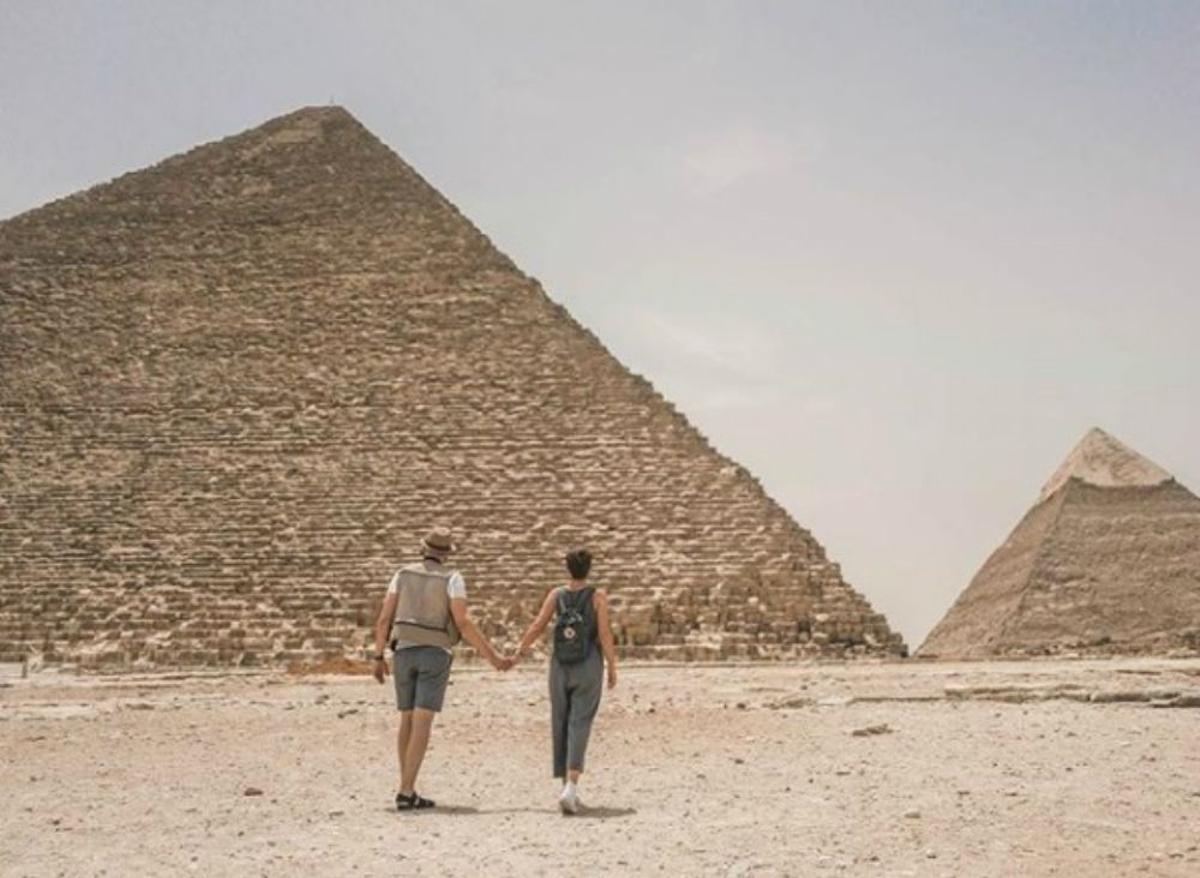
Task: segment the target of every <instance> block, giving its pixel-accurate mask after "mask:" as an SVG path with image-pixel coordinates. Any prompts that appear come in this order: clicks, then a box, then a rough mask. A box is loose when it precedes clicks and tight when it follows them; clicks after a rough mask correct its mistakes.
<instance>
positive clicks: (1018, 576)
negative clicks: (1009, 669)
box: [919, 430, 1200, 658]
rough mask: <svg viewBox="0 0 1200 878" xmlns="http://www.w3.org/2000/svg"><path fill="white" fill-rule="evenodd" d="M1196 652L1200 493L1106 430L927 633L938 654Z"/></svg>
mask: <svg viewBox="0 0 1200 878" xmlns="http://www.w3.org/2000/svg"><path fill="white" fill-rule="evenodd" d="M1197 651H1200V498H1197V497H1196V496H1195V495H1194V494H1192V493H1191V492H1190V491H1188V490H1187V488H1185V487H1183V486H1182V485H1180V484H1179V483H1178V482H1176V481H1175V480H1174V479H1173V478H1171V476H1170V475H1169V474H1168V473H1166V471H1164V470H1163V469H1162V468H1161V467H1159V466H1157V465H1156V464H1154V463H1151V462H1150V461H1148V460H1146V459H1145V458H1144V457H1141V456H1140V455H1138V454H1137V453H1136V452H1134V451H1132V450H1131V449H1129V448H1127V447H1126V446H1124V445H1122V444H1121V443H1120V442H1118V441H1117V440H1116V439H1114V438H1113V437H1111V436H1109V435H1108V434H1106V433H1104V432H1103V431H1101V430H1093V431H1091V432H1090V433H1088V434H1087V435H1086V436H1085V437H1084V438H1083V440H1082V441H1081V442H1080V443H1079V445H1078V446H1077V447H1076V448H1075V449H1074V450H1073V451H1072V452H1071V454H1070V455H1069V456H1068V458H1067V460H1066V462H1065V463H1064V464H1063V466H1061V467H1060V468H1059V469H1058V471H1057V472H1056V473H1055V474H1054V476H1052V477H1051V479H1050V481H1049V482H1048V483H1047V485H1046V488H1045V489H1044V491H1043V494H1042V497H1041V499H1040V500H1039V501H1038V503H1037V504H1036V505H1035V506H1034V507H1033V508H1032V509H1031V510H1030V511H1029V512H1028V513H1027V514H1026V515H1025V517H1024V518H1023V519H1022V520H1021V522H1020V524H1018V525H1017V528H1016V529H1015V530H1014V531H1013V532H1012V534H1011V535H1010V536H1009V538H1008V539H1007V540H1006V541H1005V543H1004V545H1002V546H1001V547H1000V548H999V549H997V550H996V551H995V552H994V553H993V554H992V556H991V557H990V558H989V559H988V560H987V562H986V563H985V564H984V565H983V567H982V568H981V569H980V571H979V573H977V574H976V576H975V578H974V579H973V580H972V581H971V583H970V585H968V586H967V588H966V590H965V591H964V592H963V593H962V594H961V595H960V596H959V598H958V600H957V601H956V602H955V604H954V606H952V607H951V608H950V611H949V612H948V613H947V614H946V616H945V618H943V619H942V621H941V622H939V623H938V625H937V626H936V627H935V628H934V629H933V631H932V632H930V634H929V637H928V638H926V640H925V643H924V644H922V646H921V649H920V653H919V654H920V655H922V656H931V657H940V658H986V657H999V656H1040V655H1073V656H1078V655H1096V654H1100V655H1107V654H1131V655H1133V654H1155V655H1182V654H1194V653H1196V652H1197Z"/></svg>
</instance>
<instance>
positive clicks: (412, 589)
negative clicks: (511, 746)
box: [373, 528, 513, 811]
mask: <svg viewBox="0 0 1200 878" xmlns="http://www.w3.org/2000/svg"><path fill="white" fill-rule="evenodd" d="M454 549H455V546H454V543H453V541H452V539H451V536H450V531H449V530H447V529H446V528H435V529H434V530H433V531H432V532H431V533H430V534H429V536H427V537H426V538H425V542H424V543H423V544H422V559H421V563H419V564H411V565H409V566H407V567H402V568H401V569H400V570H398V571H396V574H395V575H394V576H393V577H392V581H391V583H390V584H389V585H388V590H387V597H386V598H384V601H383V607H382V608H380V610H379V618H378V619H377V620H376V621H375V654H374V656H373V658H374V661H375V679H376V680H378V681H379V682H380V683H382V682H383V678H384V677H386V676H387V673H388V667H387V660H386V659H385V657H384V646H385V644H386V643H387V641H388V639H389V634H390V635H391V637H392V649H393V650H394V655H393V665H394V667H393V671H392V676H393V678H394V680H395V683H396V709H397V710H399V711H400V729H399V732H398V735H397V742H396V752H397V755H398V756H399V760H400V791H399V792H398V793H396V808H397V810H400V811H412V810H420V809H425V808H432V807H434V803H433V801H432V800H430V799H426V798H424V797H422V796H420V795H418V794H417V792H416V782H417V774H418V773H419V772H420V770H421V762H422V761H423V760H424V758H425V750H426V748H427V747H428V746H429V734H430V731H431V730H432V728H433V718H434V716H435V715H436V714H437V713H438V712H439V711H441V709H442V701H443V700H444V699H445V696H446V684H447V683H448V682H449V680H450V664H451V661H452V653H451V647H453V646H454V645H455V644H456V643H458V641H459V636H460V633H461V637H462V638H463V639H465V640H466V641H467V643H469V644H471V646H473V647H475V649H476V650H478V651H479V653H480V654H481V655H482V656H483V657H484V658H485V659H487V660H488V661H489V662H490V663H491V665H492V667H494V668H496V669H497V670H500V671H507V670H508V669H509V668H510V667H512V664H513V663H512V661H510V660H509V659H506V658H501V657H500V655H499V654H498V653H497V652H496V650H495V648H494V647H493V646H492V644H491V643H489V642H488V640H487V638H486V637H484V636H483V634H481V633H480V631H479V629H478V628H476V627H475V623H474V622H473V621H471V617H470V615H469V614H468V613H467V586H466V583H465V582H464V581H463V577H462V574H461V573H459V572H458V571H457V570H454V569H452V568H450V567H448V566H447V564H446V561H447V559H448V558H449V557H450V555H451V554H452V553H453V552H454Z"/></svg>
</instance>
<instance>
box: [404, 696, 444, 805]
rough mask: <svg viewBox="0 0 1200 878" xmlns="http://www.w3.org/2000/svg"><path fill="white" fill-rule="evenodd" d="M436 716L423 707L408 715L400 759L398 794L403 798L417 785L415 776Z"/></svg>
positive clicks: (418, 771) (427, 745) (411, 792)
mask: <svg viewBox="0 0 1200 878" xmlns="http://www.w3.org/2000/svg"><path fill="white" fill-rule="evenodd" d="M436 715H437V714H436V713H435V712H434V711H432V710H427V709H426V708H424V707H418V708H416V709H415V710H413V711H412V713H411V714H410V716H411V721H410V724H409V730H408V741H407V744H406V746H405V747H404V752H403V754H402V755H401V758H400V794H401V795H403V796H411V795H412V794H413V788H414V787H415V786H416V785H417V775H418V774H419V773H420V772H421V763H422V761H424V759H425V750H426V749H427V748H428V747H429V733H430V731H431V730H432V729H433V718H434V717H435V716H436ZM402 722H403V721H402Z"/></svg>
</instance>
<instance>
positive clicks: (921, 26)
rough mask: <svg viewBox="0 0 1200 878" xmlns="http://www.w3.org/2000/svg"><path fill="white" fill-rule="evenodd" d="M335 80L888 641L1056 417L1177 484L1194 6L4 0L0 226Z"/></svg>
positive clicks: (979, 549) (943, 576) (1008, 520)
mask: <svg viewBox="0 0 1200 878" xmlns="http://www.w3.org/2000/svg"><path fill="white" fill-rule="evenodd" d="M331 100H332V101H334V102H336V103H339V104H342V105H344V106H345V107H347V108H348V109H349V110H350V111H351V112H353V113H354V114H355V115H356V116H357V117H358V118H359V119H360V120H361V121H362V122H363V123H364V124H365V125H367V126H368V127H369V128H371V129H372V130H373V131H374V132H375V133H376V134H377V135H379V136H380V137H381V138H382V139H383V140H384V141H385V142H387V143H388V144H389V145H390V146H391V147H392V148H393V149H395V150H396V151H397V152H399V153H400V154H401V155H403V156H404V157H405V158H406V159H408V160H409V161H410V162H411V163H412V164H413V165H414V166H415V167H417V168H418V170H420V171H421V172H422V173H423V174H424V175H425V176H426V177H427V179H429V180H430V181H431V182H432V183H434V185H436V186H437V187H438V188H439V189H441V191H442V192H443V193H444V194H445V195H446V196H447V197H449V198H450V200H451V201H453V202H454V203H455V204H457V205H458V206H459V207H460V208H461V209H462V210H463V211H464V212H465V213H466V214H467V215H468V216H469V217H471V218H472V219H473V220H474V221H475V222H476V223H477V224H478V225H479V226H480V227H481V228H482V229H483V230H484V231H485V232H486V233H487V234H488V235H490V236H491V237H492V239H493V240H494V241H495V242H496V243H497V245H498V246H500V248H501V249H503V250H504V251H505V252H507V253H508V254H509V255H510V256H512V257H513V258H514V259H515V260H516V262H517V263H518V264H519V265H520V266H521V267H522V268H524V269H525V271H527V272H529V273H530V274H532V275H534V276H536V277H537V278H539V279H540V280H541V281H542V283H543V284H544V285H545V287H546V289H547V290H548V291H549V293H550V294H551V295H552V296H553V297H554V298H555V299H557V300H558V301H560V302H562V303H564V304H565V305H566V306H567V307H568V308H569V309H570V310H571V311H572V312H573V313H574V314H575V315H576V316H577V317H578V318H579V319H580V320H581V321H582V322H583V323H585V324H586V325H588V326H589V327H591V328H592V329H593V330H595V331H596V333H597V334H598V335H599V336H600V338H601V339H602V340H603V341H604V342H605V343H606V344H607V345H608V346H609V348H610V349H611V350H612V351H613V352H614V353H615V354H616V355H617V356H618V357H619V358H620V359H621V360H622V361H624V362H625V363H626V364H627V365H628V366H630V367H631V368H632V369H634V370H635V371H638V372H641V373H643V374H645V375H646V376H647V377H649V378H650V379H651V380H652V381H654V383H655V384H656V385H657V386H658V387H659V388H660V389H661V390H662V391H663V392H664V393H665V394H666V395H667V396H668V397H669V398H671V399H673V400H674V401H676V402H677V403H678V404H679V405H680V407H681V408H682V409H683V410H684V411H685V412H686V413H687V414H688V415H689V416H690V417H691V419H692V420H693V422H694V423H696V424H697V425H698V426H699V427H700V429H701V430H703V431H704V432H705V433H706V434H707V435H708V436H709V437H710V438H711V439H712V441H713V442H714V444H715V445H716V446H717V447H718V448H719V449H720V450H722V451H723V452H725V453H727V454H729V455H731V456H732V457H734V458H736V459H737V460H738V461H740V462H741V463H743V464H745V465H746V466H747V467H748V468H749V469H750V470H751V471H752V472H754V473H755V474H756V475H758V476H759V477H760V478H761V479H762V480H763V483H764V484H765V485H766V487H767V489H768V491H770V493H771V494H772V495H774V496H775V497H776V498H777V499H778V500H779V501H780V502H781V503H783V505H784V506H786V507H787V508H788V509H789V510H791V512H792V513H793V514H794V515H795V517H796V518H797V520H799V522H800V523H801V524H803V525H804V526H805V527H808V528H810V529H811V530H812V531H813V532H814V534H815V535H816V536H817V538H818V539H820V540H821V541H822V542H823V543H824V545H825V546H826V547H827V548H828V550H829V552H830V555H831V556H832V557H833V558H834V559H835V560H838V561H840V562H841V563H842V566H843V569H844V571H845V573H846V575H847V577H848V579H849V580H850V581H851V583H852V584H854V585H855V586H856V587H857V588H858V589H859V590H861V591H862V592H863V593H864V594H865V595H867V597H869V598H870V599H871V600H872V601H873V602H874V603H875V605H876V606H877V607H878V608H879V609H881V610H882V611H883V612H885V613H887V615H888V616H889V618H890V619H891V621H892V622H893V624H894V625H896V626H897V627H899V628H900V629H901V630H902V631H903V632H904V634H905V636H906V637H907V638H908V640H909V642H910V645H911V646H913V647H916V646H917V645H918V644H919V643H920V641H921V639H922V638H923V637H924V635H925V633H926V632H927V631H928V629H929V628H930V627H931V626H932V625H933V624H934V623H935V622H936V621H937V619H938V618H939V617H940V616H941V614H942V613H943V612H944V611H945V610H946V608H947V607H948V606H949V604H950V603H951V601H952V600H953V598H954V597H955V595H956V594H957V593H958V592H959V591H960V590H961V589H962V588H963V587H964V586H965V585H966V583H967V582H968V581H969V579H970V577H971V575H972V574H973V573H974V571H975V570H976V569H977V568H978V567H979V565H980V564H981V563H982V561H983V560H984V558H985V557H986V556H987V554H988V553H989V552H990V551H991V550H992V549H993V548H995V547H996V546H997V545H998V544H999V543H1000V542H1001V541H1002V540H1003V538H1004V537H1005V535H1006V534H1007V533H1008V531H1009V530H1010V529H1011V528H1012V527H1013V526H1014V525H1015V524H1016V522H1017V520H1018V518H1019V517H1020V516H1021V515H1022V514H1023V513H1024V511H1025V509H1026V508H1027V507H1028V506H1029V505H1030V504H1031V503H1032V502H1033V501H1034V499H1035V498H1036V497H1037V494H1038V490H1039V488H1040V486H1041V484H1042V482H1043V481H1044V480H1045V479H1046V478H1047V477H1048V476H1049V475H1050V473H1051V472H1052V471H1053V470H1054V468H1055V467H1056V466H1057V464H1058V463H1059V461H1060V460H1061V458H1062V457H1064V456H1065V455H1066V453H1067V452H1068V450H1069V449H1070V448H1071V446H1072V445H1073V444H1074V443H1075V441H1076V440H1077V439H1079V438H1080V436H1082V434H1083V433H1084V431H1085V430H1086V429H1087V428H1089V427H1091V426H1093V425H1098V426H1102V427H1104V428H1106V429H1107V430H1109V431H1110V432H1112V433H1113V434H1115V435H1116V436H1117V437H1118V438H1121V439H1123V440H1125V441H1126V442H1128V443H1129V444H1131V445H1133V446H1134V447H1135V448H1137V449H1138V450H1140V451H1142V452H1143V453H1144V454H1146V455H1147V456H1149V457H1150V458H1152V459H1153V460H1155V461H1157V462H1158V463H1160V464H1162V465H1163V466H1164V467H1166V468H1167V469H1168V470H1170V471H1171V472H1173V473H1174V474H1175V475H1176V476H1177V477H1178V478H1179V479H1180V480H1181V481H1182V482H1183V483H1184V484H1186V485H1189V486H1190V487H1191V488H1192V489H1193V490H1200V405H1198V402H1200V351H1198V349H1197V339H1198V338H1200V332H1198V330H1200V286H1198V280H1200V161H1198V160H1197V159H1198V157H1200V3H1194V2H1179V3H1165V2H1150V0H1128V2H1121V3H1107V2H1099V0H1089V2H1057V3H1055V2H1029V3H1018V2H986V3H984V2H958V3H932V2H911V0H909V2H904V3H894V2H874V3H854V2H845V0H839V2H821V3H801V2H778V3H756V2H744V3H736V4H735V3H703V2H675V3H670V2H662V0H656V2H654V3H647V2H636V3H621V2H613V0H605V2H597V3H582V2H569V3H563V2H559V0H548V2H514V0H504V2H499V0H497V2H486V3H484V2H475V3H466V2H438V3H401V2H379V3H356V2H345V0H343V2H337V3H333V2H328V3H303V2H296V0H287V2H272V3H267V2H245V0H237V2H212V0H205V2H193V3H187V2H171V3H162V2H157V0H155V2H143V3H131V2H111V0H110V2H93V3H89V2H46V0H39V2H20V0H0V217H8V216H11V215H13V214H16V213H19V212H21V211H24V210H26V209H28V208H31V207H34V206H36V205H38V204H40V203H42V202H44V201H46V200H48V199H51V198H54V197H57V196H60V195H64V194H67V193H70V192H72V191H75V190H77V189H80V188H83V187H85V186H88V185H91V184H94V183H97V182H101V181H104V180H106V179H108V178H110V177H112V176H115V175H116V174H118V173H121V172H124V171H128V170H132V169H134V168H138V167H141V166H144V165H147V164H150V163H152V162H154V161H157V160H158V159H160V158H163V157H165V156H167V155H169V154H172V153H175V152H178V151H180V150H183V149H185V148H188V147H190V146H192V145H194V144H197V143H200V142H204V141H209V140H214V139H217V138H220V137H223V136H225V135H228V134H232V133H235V132H237V131H240V130H242V129H244V128H248V127H251V126H253V125H257V124H259V123H260V122H262V121H265V120H266V119H267V118H269V117H272V116H275V115H279V114H281V113H284V112H287V111H290V110H292V109H294V108H296V107H298V106H302V105H306V104H323V103H327V102H329V101H331Z"/></svg>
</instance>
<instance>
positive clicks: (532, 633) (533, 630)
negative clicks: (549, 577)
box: [517, 588, 558, 656]
mask: <svg viewBox="0 0 1200 878" xmlns="http://www.w3.org/2000/svg"><path fill="white" fill-rule="evenodd" d="M557 600H558V589H557V588H553V589H551V590H550V593H549V594H548V595H546V599H545V600H544V601H542V608H541V610H539V611H538V614H537V618H536V619H534V620H533V621H532V622H531V623H530V624H529V628H528V629H527V630H526V631H525V636H523V637H522V638H521V645H520V646H518V647H517V655H518V656H522V655H524V654H525V653H526V652H528V651H529V648H530V647H531V646H533V644H534V642H535V641H536V640H537V639H538V638H539V637H541V636H542V632H543V631H545V630H546V626H547V625H549V624H550V617H551V616H553V615H554V604H555V603H556V602H557Z"/></svg>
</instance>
